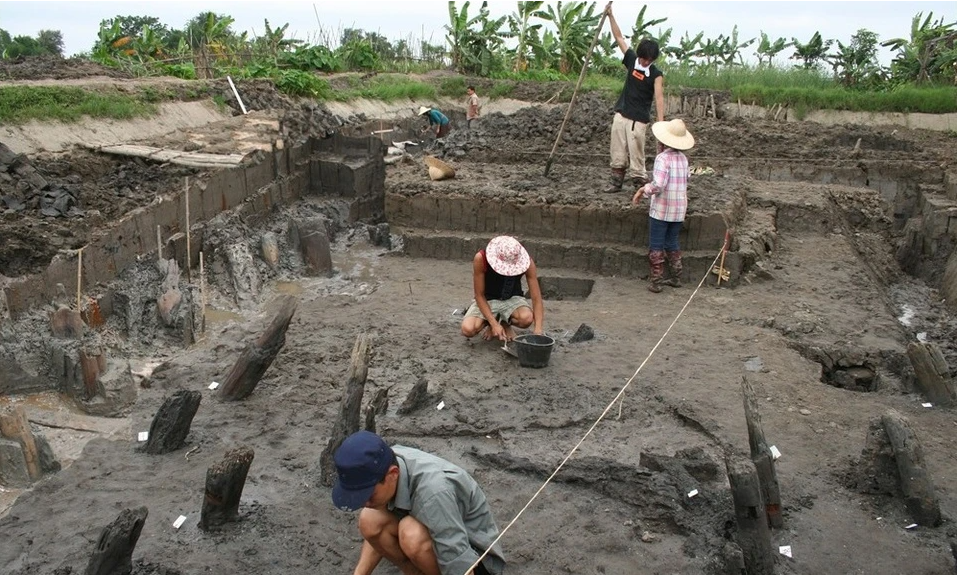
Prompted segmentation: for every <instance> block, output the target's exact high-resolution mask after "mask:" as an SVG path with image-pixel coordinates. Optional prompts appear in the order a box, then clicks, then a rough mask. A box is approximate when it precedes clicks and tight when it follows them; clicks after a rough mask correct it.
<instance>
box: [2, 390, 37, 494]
mask: <svg viewBox="0 0 957 575" xmlns="http://www.w3.org/2000/svg"><path fill="white" fill-rule="evenodd" d="M0 435H2V436H3V437H6V438H7V439H12V440H14V441H17V442H18V443H20V447H21V448H22V449H23V458H24V460H26V464H27V473H28V474H29V475H30V479H31V480H33V481H36V480H37V479H40V475H41V470H40V453H39V451H38V450H37V443H36V440H35V439H34V437H33V431H32V430H31V429H30V422H29V421H27V412H26V411H24V409H23V406H22V405H17V406H16V407H13V408H8V409H4V410H3V411H2V412H0Z"/></svg>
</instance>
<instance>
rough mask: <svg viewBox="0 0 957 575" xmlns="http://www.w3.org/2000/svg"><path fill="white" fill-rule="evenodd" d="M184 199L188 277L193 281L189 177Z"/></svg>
mask: <svg viewBox="0 0 957 575" xmlns="http://www.w3.org/2000/svg"><path fill="white" fill-rule="evenodd" d="M183 198H184V199H185V201H186V277H187V278H189V279H193V278H192V272H191V271H190V268H192V267H193V259H192V258H193V252H192V251H191V250H190V244H189V176H186V190H185V191H184V193H183Z"/></svg>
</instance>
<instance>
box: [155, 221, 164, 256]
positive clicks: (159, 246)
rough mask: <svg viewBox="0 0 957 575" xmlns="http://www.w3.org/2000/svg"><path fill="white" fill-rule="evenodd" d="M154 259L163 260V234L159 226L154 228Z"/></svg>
mask: <svg viewBox="0 0 957 575" xmlns="http://www.w3.org/2000/svg"><path fill="white" fill-rule="evenodd" d="M156 259H158V260H161V259H163V232H162V230H161V228H160V226H156Z"/></svg>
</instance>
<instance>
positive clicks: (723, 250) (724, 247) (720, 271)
mask: <svg viewBox="0 0 957 575" xmlns="http://www.w3.org/2000/svg"><path fill="white" fill-rule="evenodd" d="M730 234H731V230H725V231H724V245H722V246H721V265H719V266H718V283H717V285H719V286H720V285H721V276H723V275H724V256H725V255H727V253H728V239H729V236H730Z"/></svg>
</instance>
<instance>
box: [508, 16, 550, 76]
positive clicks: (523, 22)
mask: <svg viewBox="0 0 957 575" xmlns="http://www.w3.org/2000/svg"><path fill="white" fill-rule="evenodd" d="M544 3H545V2H518V10H517V11H515V12H512V13H511V14H509V15H508V32H507V33H505V34H504V36H505V37H506V38H514V39H515V40H516V41H517V46H516V47H515V51H514V57H513V61H512V71H514V72H524V71H526V70H528V57H529V53H530V52H531V49H532V48H531V47H532V46H533V45H534V44H536V43H538V42H540V40H539V39H538V30H539V29H540V28H541V27H542V25H541V24H532V23H531V22H530V20H531V19H532V17H534V16H535V13H536V12H537V11H538V10H539V9H540V8H541V7H542V5H543V4H544Z"/></svg>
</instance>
